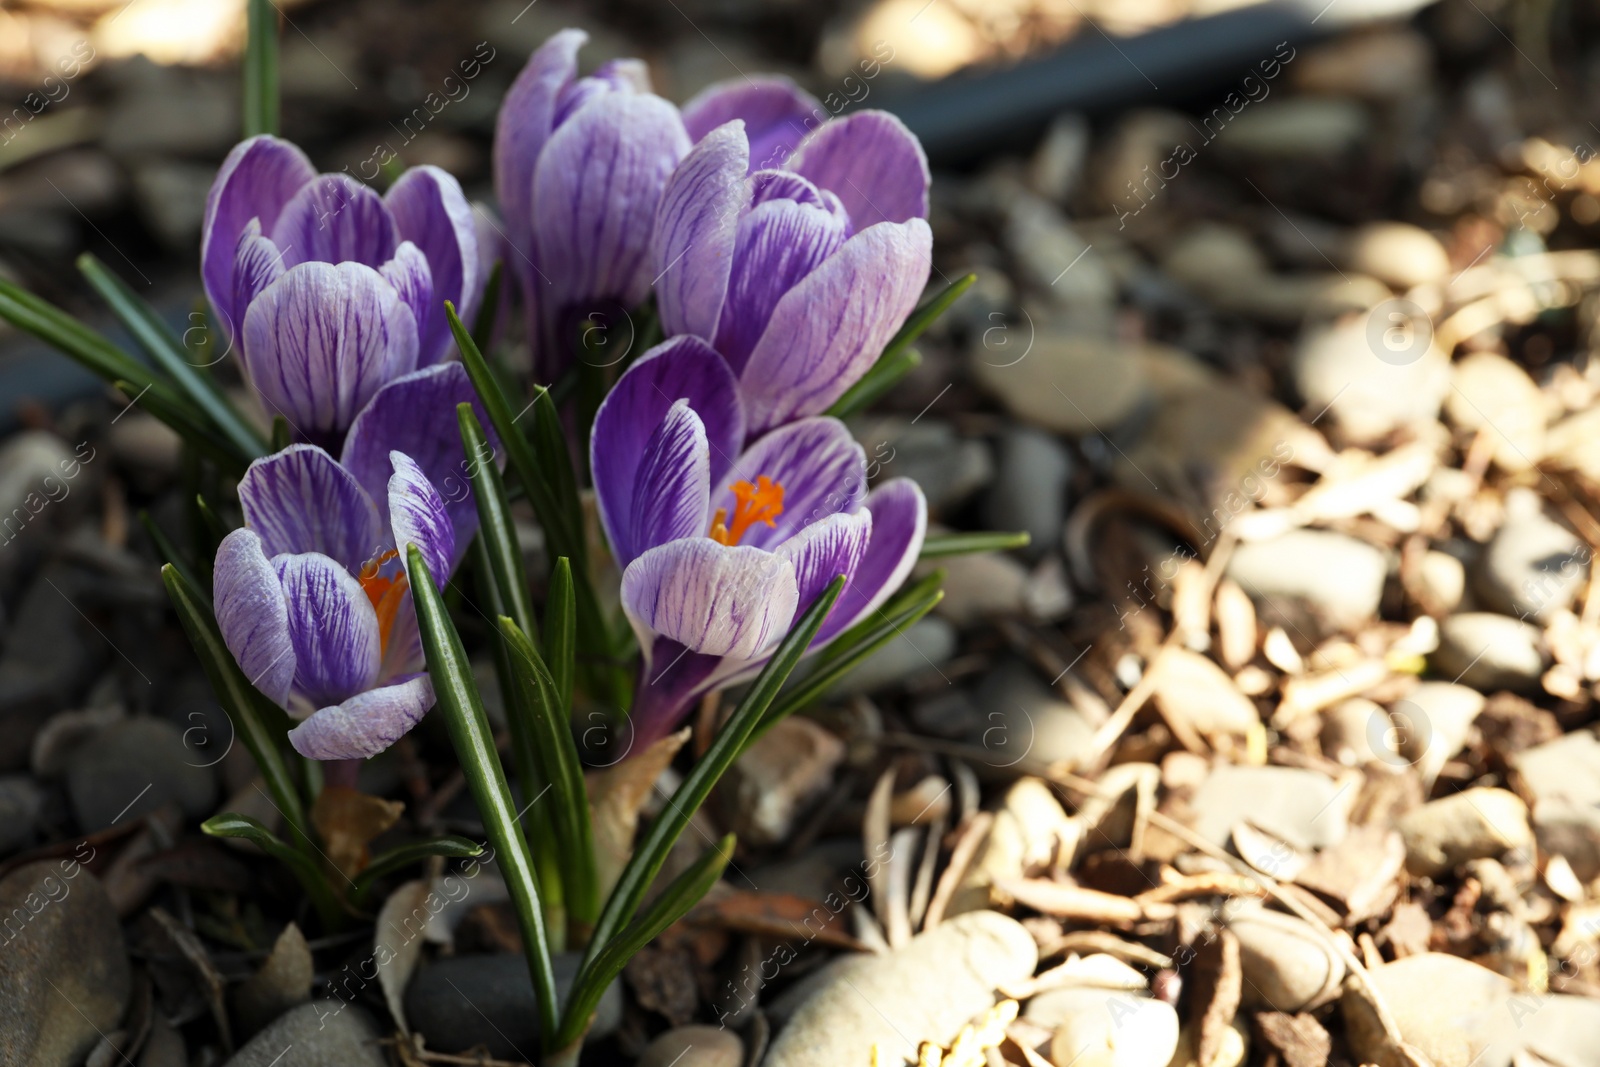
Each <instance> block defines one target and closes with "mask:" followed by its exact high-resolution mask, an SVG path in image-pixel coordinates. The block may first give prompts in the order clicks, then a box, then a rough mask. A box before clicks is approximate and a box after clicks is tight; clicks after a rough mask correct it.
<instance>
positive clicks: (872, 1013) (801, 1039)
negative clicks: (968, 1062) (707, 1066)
mask: <svg viewBox="0 0 1600 1067" xmlns="http://www.w3.org/2000/svg"><path fill="white" fill-rule="evenodd" d="M1038 959H1039V951H1038V948H1037V946H1036V945H1035V944H1034V940H1033V937H1032V935H1030V934H1029V933H1028V931H1027V930H1025V929H1024V928H1023V927H1022V925H1021V924H1020V923H1018V922H1017V921H1016V920H1015V919H1010V918H1007V917H1006V916H1004V915H1000V914H998V913H997V912H991V911H977V912H970V913H968V914H966V915H958V916H956V917H955V918H953V919H950V920H949V921H948V922H945V923H942V924H941V925H939V926H937V927H935V928H934V929H932V930H930V931H928V932H926V933H923V934H919V935H918V936H917V937H915V938H913V939H912V940H911V942H910V943H909V944H907V945H906V946H905V947H904V948H902V949H900V950H899V951H897V952H892V953H889V954H888V955H884V956H879V957H876V958H873V959H868V960H858V961H856V962H855V963H854V965H853V966H851V967H850V968H849V970H848V972H847V973H846V974H841V973H840V972H839V971H837V970H834V969H833V967H832V965H830V967H829V969H828V971H827V972H826V977H824V978H822V979H820V980H819V982H818V984H817V985H816V986H814V987H813V990H814V991H813V992H812V993H811V995H810V996H809V997H808V998H807V999H806V1001H805V1002H804V1003H802V1004H801V1005H800V1007H799V1008H798V1009H797V1010H796V1011H795V1013H794V1015H793V1017H792V1018H791V1019H790V1020H789V1023H788V1025H787V1026H785V1027H784V1029H783V1030H782V1032H781V1033H779V1034H778V1036H777V1038H776V1039H775V1040H774V1041H773V1043H772V1048H771V1050H770V1051H769V1052H768V1053H767V1058H766V1060H765V1065H766V1067H839V1065H840V1064H845V1063H866V1062H868V1060H869V1058H870V1057H871V1055H872V1047H873V1045H875V1044H876V1045H879V1046H881V1049H882V1053H883V1055H884V1056H885V1057H887V1058H888V1059H889V1060H890V1061H891V1062H893V1060H894V1058H895V1057H902V1058H905V1059H912V1058H914V1057H915V1055H916V1050H917V1043H918V1042H920V1041H935V1042H938V1043H939V1044H941V1045H947V1044H948V1043H949V1042H950V1041H951V1040H952V1039H953V1038H954V1037H955V1035H956V1033H957V1031H959V1030H960V1029H961V1027H962V1026H964V1025H966V1024H967V1023H968V1022H969V1021H970V1020H971V1019H972V1018H973V1017H974V1016H975V1015H977V1014H978V1013H979V1012H982V1011H986V1010H987V1009H989V1008H990V1007H991V1006H993V1004H994V1003H995V989H996V988H997V987H998V986H1002V985H1005V984H1007V983H1010V982H1016V981H1020V980H1021V979H1023V978H1026V977H1028V976H1029V975H1031V974H1032V973H1033V969H1034V967H1035V965H1036V964H1037V963H1038Z"/></svg>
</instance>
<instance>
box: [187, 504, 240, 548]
mask: <svg viewBox="0 0 1600 1067" xmlns="http://www.w3.org/2000/svg"><path fill="white" fill-rule="evenodd" d="M194 506H195V508H196V510H197V511H198V512H199V515H200V521H201V522H203V523H205V527H206V532H207V533H208V534H210V536H211V540H213V541H214V542H216V543H217V544H221V543H222V539H223V538H224V537H227V536H228V535H229V534H230V533H232V532H233V528H232V527H231V526H229V525H228V524H227V523H225V522H223V521H222V519H221V518H220V517H219V516H218V515H217V512H216V509H215V508H213V507H212V506H211V502H210V501H208V500H207V499H206V498H205V497H203V496H200V495H199V494H196V495H195V498H194Z"/></svg>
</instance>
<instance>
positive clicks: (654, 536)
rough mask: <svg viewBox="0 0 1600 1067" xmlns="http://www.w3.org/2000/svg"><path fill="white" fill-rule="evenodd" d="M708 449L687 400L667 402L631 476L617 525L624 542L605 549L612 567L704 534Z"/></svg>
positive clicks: (708, 484)
mask: <svg viewBox="0 0 1600 1067" xmlns="http://www.w3.org/2000/svg"><path fill="white" fill-rule="evenodd" d="M710 451H711V450H710V447H709V446H708V445H707V444H706V428H705V425H704V424H703V423H702V422H701V421H700V416H698V415H696V414H695V413H694V411H693V410H692V409H691V408H690V407H689V402H688V401H687V400H679V401H678V402H677V403H675V404H673V405H672V408H671V410H669V411H668V412H667V416H666V418H664V419H662V420H661V424H660V425H659V426H657V427H656V430H655V432H654V433H653V434H651V435H650V440H649V441H648V442H646V444H645V448H644V456H643V458H642V459H641V460H640V463H639V470H638V473H637V474H636V475H634V479H633V502H632V507H631V508H630V509H629V515H628V518H627V519H626V520H625V521H624V522H622V523H620V524H619V526H620V527H621V532H623V533H624V535H625V536H626V537H627V538H628V540H626V541H623V542H620V543H613V544H612V546H611V548H612V554H613V555H614V556H615V558H616V561H617V566H618V567H626V566H627V565H628V564H629V563H632V562H633V560H634V558H635V557H637V556H638V555H639V554H640V553H642V552H644V551H645V550H646V549H650V548H654V547H655V546H656V545H664V544H666V543H667V542H668V541H676V540H678V539H679V538H681V537H701V536H704V534H705V532H706V530H707V528H708V524H709V522H710V521H711V520H710V514H709V512H708V511H707V508H708V507H709V505H710V503H711V461H710Z"/></svg>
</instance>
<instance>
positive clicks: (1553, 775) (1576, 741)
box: [1511, 730, 1600, 805]
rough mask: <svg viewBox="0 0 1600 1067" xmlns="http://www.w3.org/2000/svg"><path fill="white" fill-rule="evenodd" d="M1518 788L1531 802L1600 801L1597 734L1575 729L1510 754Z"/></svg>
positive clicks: (1599, 756) (1578, 802)
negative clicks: (1518, 780)
mask: <svg viewBox="0 0 1600 1067" xmlns="http://www.w3.org/2000/svg"><path fill="white" fill-rule="evenodd" d="M1511 765H1512V766H1513V767H1515V768H1516V770H1517V775H1518V777H1520V778H1521V779H1522V781H1521V783H1520V788H1521V789H1522V791H1523V793H1524V794H1525V795H1527V796H1529V797H1531V798H1532V799H1533V800H1534V802H1535V803H1539V802H1541V801H1545V800H1553V799H1557V798H1559V799H1562V800H1569V801H1571V802H1572V803H1574V804H1588V805H1594V804H1600V738H1597V737H1596V736H1595V735H1594V733H1593V732H1592V731H1590V730H1575V731H1573V732H1572V733H1570V734H1565V735H1563V736H1561V737H1558V738H1556V739H1555V740H1554V741H1546V742H1545V743H1544V744H1542V745H1535V746H1534V747H1533V748H1530V749H1526V750H1524V751H1522V752H1519V753H1517V754H1516V755H1515V756H1512V757H1511Z"/></svg>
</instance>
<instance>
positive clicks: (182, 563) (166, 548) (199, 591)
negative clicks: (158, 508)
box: [139, 508, 211, 611]
mask: <svg viewBox="0 0 1600 1067" xmlns="http://www.w3.org/2000/svg"><path fill="white" fill-rule="evenodd" d="M139 524H140V525H141V526H143V527H144V532H145V533H146V534H147V535H148V536H149V538H150V541H151V543H152V544H154V545H155V546H156V551H157V552H159V553H161V558H162V559H164V560H166V561H167V562H168V563H170V564H172V566H173V567H174V568H175V569H176V570H177V572H178V575H179V577H181V578H182V579H183V581H184V582H185V583H186V584H187V585H188V586H189V587H190V588H191V589H193V590H194V592H195V595H196V596H197V597H199V598H200V603H202V604H204V605H205V608H206V610H207V611H210V610H211V598H210V597H207V596H206V595H205V593H204V590H205V588H206V586H207V585H210V584H211V583H209V582H201V581H200V579H199V576H198V575H196V574H195V571H194V568H193V567H192V566H191V565H190V564H189V561H188V560H187V559H185V558H184V555H183V553H182V552H180V551H178V546H177V545H175V544H173V542H172V539H171V538H170V537H168V536H167V534H166V531H165V530H163V529H162V528H161V527H159V526H157V525H156V520H154V519H152V518H151V517H150V513H149V512H148V511H145V510H144V509H142V508H141V509H140V510H139Z"/></svg>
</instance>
